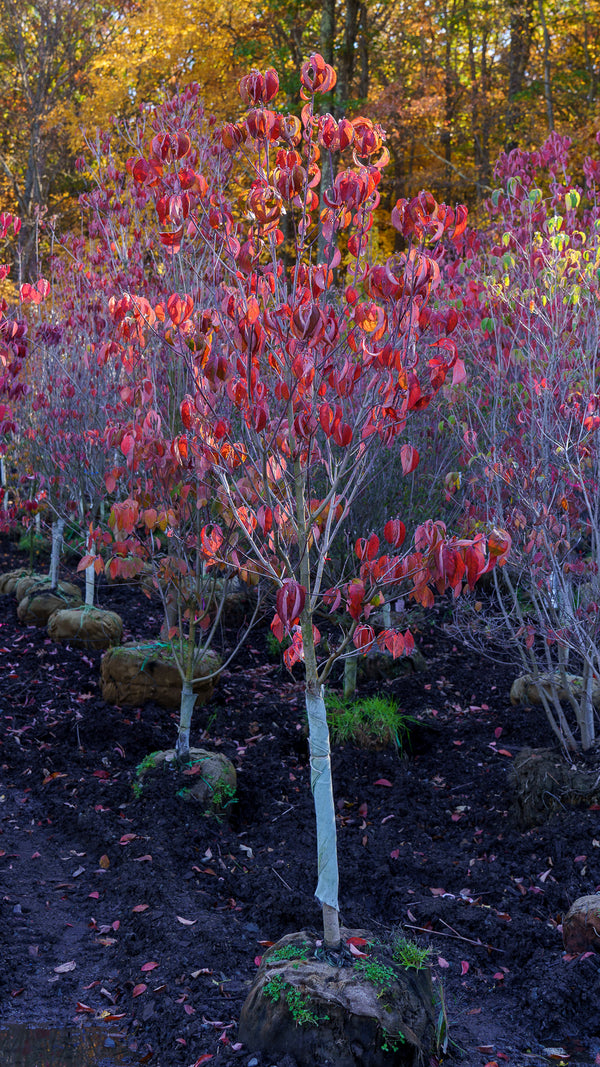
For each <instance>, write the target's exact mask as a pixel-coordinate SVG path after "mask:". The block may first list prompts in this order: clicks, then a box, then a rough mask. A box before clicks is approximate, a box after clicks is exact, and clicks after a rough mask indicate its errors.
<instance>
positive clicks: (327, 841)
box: [306, 688, 339, 912]
mask: <svg viewBox="0 0 600 1067" xmlns="http://www.w3.org/2000/svg"><path fill="white" fill-rule="evenodd" d="M306 712H307V715H308V729H309V744H310V785H311V789H312V792H313V798H314V803H315V813H316V817H317V871H318V882H317V888H316V890H315V896H316V898H317V900H318V901H319V903H321V904H328V905H329V907H331V908H334V909H335V911H336V912H337V911H338V892H339V875H338V862H337V844H336V828H335V808H334V804H333V785H332V780H331V750H330V746H329V728H328V726H327V710H326V708H325V700H324V699H323V689H322V688H321V690H320V692H319V693H318V694H315V693H313V692H311V691H310V690H309V689H307V690H306Z"/></svg>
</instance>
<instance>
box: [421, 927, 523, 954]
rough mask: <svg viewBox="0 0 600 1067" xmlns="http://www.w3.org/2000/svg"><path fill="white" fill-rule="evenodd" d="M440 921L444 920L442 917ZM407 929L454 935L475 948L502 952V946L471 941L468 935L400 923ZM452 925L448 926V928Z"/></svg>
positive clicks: (448, 935)
mask: <svg viewBox="0 0 600 1067" xmlns="http://www.w3.org/2000/svg"><path fill="white" fill-rule="evenodd" d="M440 922H444V920H443V919H441V920H440ZM402 925H403V926H406V927H407V928H408V929H409V930H418V931H419V933H421V934H434V935H435V937H454V938H456V939H457V940H458V941H466V942H467V943H468V944H469V945H476V946H477V948H487V949H489V951H490V952H504V949H503V948H496V947H495V945H486V944H485V943H484V942H483V941H473V940H472V939H471V938H470V937H463V936H462V934H457V933H453V934H447V933H446V931H445V930H428V929H427V928H426V927H425V926H414V925H413V924H412V923H404V922H403V923H402ZM444 926H448V923H444ZM451 929H452V927H450V930H451Z"/></svg>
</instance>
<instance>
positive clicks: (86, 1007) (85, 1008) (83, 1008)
mask: <svg viewBox="0 0 600 1067" xmlns="http://www.w3.org/2000/svg"><path fill="white" fill-rule="evenodd" d="M76 1010H77V1011H89V1012H91V1013H92V1015H93V1014H94V1010H95V1009H94V1008H90V1006H89V1004H82V1003H81V1001H80V1000H78V1001H77V1008H76Z"/></svg>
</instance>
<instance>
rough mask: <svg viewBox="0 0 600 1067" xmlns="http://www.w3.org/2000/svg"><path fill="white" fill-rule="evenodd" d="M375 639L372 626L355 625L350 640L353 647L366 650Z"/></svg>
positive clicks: (362, 650)
mask: <svg viewBox="0 0 600 1067" xmlns="http://www.w3.org/2000/svg"><path fill="white" fill-rule="evenodd" d="M374 640H375V631H374V629H373V627H372V626H357V627H356V630H355V631H354V636H353V638H352V641H353V643H354V646H355V648H358V649H360V651H361V652H366V651H367V650H368V649H369V648H370V647H371V645H372V644H373V642H374Z"/></svg>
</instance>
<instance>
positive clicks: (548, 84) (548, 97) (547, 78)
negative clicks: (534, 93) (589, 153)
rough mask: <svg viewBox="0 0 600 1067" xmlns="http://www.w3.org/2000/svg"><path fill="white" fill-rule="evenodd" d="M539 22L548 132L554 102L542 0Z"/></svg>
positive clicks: (539, 2)
mask: <svg viewBox="0 0 600 1067" xmlns="http://www.w3.org/2000/svg"><path fill="white" fill-rule="evenodd" d="M538 11H539V14H540V24H541V27H542V32H543V34H544V99H545V101H546V120H547V122H548V130H549V131H550V133H551V132H552V130H553V129H554V104H553V100H552V64H551V61H550V43H551V42H550V33H549V31H548V23H547V22H546V13H545V11H544V0H538Z"/></svg>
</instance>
